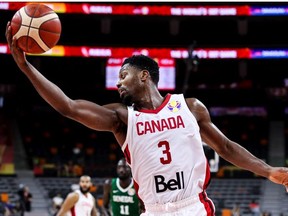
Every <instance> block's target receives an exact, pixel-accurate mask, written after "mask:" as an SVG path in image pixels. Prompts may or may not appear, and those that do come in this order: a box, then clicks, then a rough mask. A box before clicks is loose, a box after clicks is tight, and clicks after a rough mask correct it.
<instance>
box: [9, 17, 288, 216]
mask: <svg viewBox="0 0 288 216" xmlns="http://www.w3.org/2000/svg"><path fill="white" fill-rule="evenodd" d="M6 39H7V41H8V45H9V48H10V50H11V54H12V56H13V58H14V60H15V62H16V64H17V65H18V67H19V68H20V70H21V71H22V72H23V73H24V74H25V75H26V76H27V78H28V79H29V80H30V82H31V83H32V84H33V86H34V87H35V89H36V90H37V92H38V93H39V94H40V96H41V97H42V98H43V99H44V100H46V101H47V103H49V104H50V105H51V106H52V107H53V108H54V109H55V110H56V111H58V112H59V113H61V114H62V115H63V116H66V117H67V118H70V119H73V120H75V121H77V122H80V123H82V124H83V125H85V126H86V127H88V128H91V129H94V130H97V131H110V132H112V133H113V134H114V136H115V138H116V140H117V141H118V143H119V145H120V147H121V149H122V151H123V152H124V154H125V157H126V160H127V163H128V164H129V165H130V166H131V171H132V176H133V179H134V185H135V188H136V189H137V190H138V195H139V197H140V199H141V200H142V201H143V202H144V205H145V213H143V214H142V215H144V216H156V215H157V216H161V215H165V216H168V215H171V216H174V215H177V216H181V215H183V216H187V215H189V216H199V215H203V216H204V215H205V216H214V215H215V208H214V204H213V202H212V201H211V200H210V199H209V198H208V196H207V194H206V188H207V187H208V185H209V180H210V170H209V165H208V163H207V160H206V157H205V154H204V150H203V145H202V143H203V142H205V143H206V144H207V145H209V146H210V147H211V148H212V149H213V150H215V151H216V152H217V153H218V154H219V156H220V157H222V158H223V159H225V160H227V161H229V162H230V163H232V164H234V165H235V166H237V167H240V168H242V169H245V170H249V171H251V172H253V173H255V174H257V175H259V176H263V177H265V178H267V179H269V180H271V181H273V182H275V183H277V184H282V185H284V186H286V187H287V186H288V168H286V167H272V166H270V165H268V164H267V163H265V162H264V161H263V160H261V159H259V158H257V157H255V156H254V155H252V154H251V153H250V152H248V151H247V150H246V149H245V148H243V147H242V146H241V145H239V144H238V143H236V142H234V141H232V140H230V139H229V138H227V137H226V136H225V135H224V134H223V133H222V132H221V131H220V130H219V129H218V128H217V127H216V126H215V125H214V124H213V123H212V122H211V118H210V115H209V112H208V109H207V108H206V106H205V105H204V104H203V103H202V102H200V101H199V100H198V99H196V98H184V96H183V94H167V95H166V96H162V95H161V94H160V92H159V90H158V88H157V86H158V81H159V66H158V64H157V62H155V61H154V60H153V59H151V58H149V57H147V56H144V55H137V56H132V57H130V58H127V59H125V61H124V62H123V64H122V67H121V69H120V71H119V80H118V83H117V88H118V92H119V95H120V98H121V99H122V100H123V103H112V104H107V105H104V106H100V105H98V104H96V103H94V102H90V101H87V100H73V99H71V98H69V97H68V96H67V95H65V93H64V92H63V91H62V90H61V89H60V88H59V87H58V86H56V85H55V84H54V83H52V82H51V81H49V80H48V79H47V78H45V77H44V76H43V75H42V74H41V73H40V72H39V71H38V70H37V69H36V68H35V67H34V66H33V65H31V64H30V63H29V62H28V61H27V59H26V58H25V53H23V51H21V50H20V49H19V48H18V47H17V43H16V39H15V38H14V39H13V40H12V36H11V27H10V23H9V22H8V24H7V30H6Z"/></svg>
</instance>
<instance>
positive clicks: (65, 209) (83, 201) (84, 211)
mask: <svg viewBox="0 0 288 216" xmlns="http://www.w3.org/2000/svg"><path fill="white" fill-rule="evenodd" d="M79 186H80V189H79V190H75V191H73V192H71V193H69V194H68V195H67V197H66V199H65V201H64V202H63V204H62V205H61V208H60V210H59V212H58V214H57V216H84V215H85V216H86V215H87V216H96V215H97V211H96V207H95V205H96V203H95V199H94V197H93V196H92V194H91V193H90V192H89V190H90V187H91V186H92V182H91V178H90V176H87V175H83V176H81V177H80V181H79Z"/></svg>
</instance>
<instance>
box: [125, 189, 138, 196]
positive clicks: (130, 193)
mask: <svg viewBox="0 0 288 216" xmlns="http://www.w3.org/2000/svg"><path fill="white" fill-rule="evenodd" d="M127 193H128V195H129V196H134V194H135V193H136V191H135V189H134V188H130V189H129V190H128V191H127Z"/></svg>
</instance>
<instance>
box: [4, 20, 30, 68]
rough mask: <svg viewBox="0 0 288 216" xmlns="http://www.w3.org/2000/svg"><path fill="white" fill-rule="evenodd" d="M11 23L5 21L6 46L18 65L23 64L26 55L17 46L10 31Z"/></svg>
mask: <svg viewBox="0 0 288 216" xmlns="http://www.w3.org/2000/svg"><path fill="white" fill-rule="evenodd" d="M11 31H12V30H11V25H10V22H8V23H7V26H6V32H5V36H6V40H7V42H8V47H9V49H10V51H11V54H12V56H13V58H14V60H15V62H16V63H17V65H18V66H20V65H22V64H25V63H26V57H25V53H24V52H23V51H22V50H21V49H20V48H19V47H18V46H17V40H16V38H15V37H12V32H11Z"/></svg>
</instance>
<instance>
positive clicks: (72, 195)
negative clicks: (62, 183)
mask: <svg viewBox="0 0 288 216" xmlns="http://www.w3.org/2000/svg"><path fill="white" fill-rule="evenodd" d="M67 199H69V200H74V201H77V200H78V199H79V193H78V192H77V191H73V192H70V193H69V194H68V195H67Z"/></svg>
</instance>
